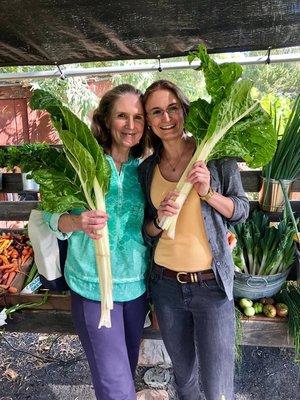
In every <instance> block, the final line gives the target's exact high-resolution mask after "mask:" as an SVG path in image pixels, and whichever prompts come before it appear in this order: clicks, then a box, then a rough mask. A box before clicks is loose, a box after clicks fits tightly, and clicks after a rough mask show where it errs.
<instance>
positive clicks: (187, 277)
mask: <svg viewBox="0 0 300 400" xmlns="http://www.w3.org/2000/svg"><path fill="white" fill-rule="evenodd" d="M155 268H156V269H157V271H159V272H160V273H161V274H162V276H166V277H168V278H173V279H176V280H177V281H178V282H179V283H198V282H202V281H210V280H212V279H215V274H214V273H213V271H212V270H211V269H206V270H204V271H197V272H183V271H180V272H177V271H172V270H171V269H168V268H165V267H161V266H160V265H156V264H155Z"/></svg>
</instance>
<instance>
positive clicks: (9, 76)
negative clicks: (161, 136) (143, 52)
mask: <svg viewBox="0 0 300 400" xmlns="http://www.w3.org/2000/svg"><path fill="white" fill-rule="evenodd" d="M232 61H234V62H237V63H239V64H241V65H258V64H274V63H282V62H284V63H286V62H297V61H300V53H297V54H280V55H266V56H263V57H262V56H257V57H239V58H236V57H233V58H231V59H226V60H224V59H222V60H220V59H216V62H217V63H222V62H232ZM133 63H134V62H133ZM197 67H199V63H198V64H197V63H194V62H193V63H192V64H189V63H188V62H185V61H180V62H165V63H162V62H161V61H159V63H158V62H157V60H155V61H154V62H153V64H138V65H134V64H133V65H123V66H111V67H100V68H76V69H70V68H66V69H63V68H61V66H59V68H57V69H54V70H45V71H33V72H19V73H3V74H0V82H11V81H13V82H16V81H22V80H25V79H30V80H33V79H47V78H48V79H51V78H52V79H53V78H62V79H65V78H67V77H76V76H107V75H113V74H125V73H134V72H154V71H162V70H163V71H168V70H177V69H181V70H182V69H195V68H197Z"/></svg>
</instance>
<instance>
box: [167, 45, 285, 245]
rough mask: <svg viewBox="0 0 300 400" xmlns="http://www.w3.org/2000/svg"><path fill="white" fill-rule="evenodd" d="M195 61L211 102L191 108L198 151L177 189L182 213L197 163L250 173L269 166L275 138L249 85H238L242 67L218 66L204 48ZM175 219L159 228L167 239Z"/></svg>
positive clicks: (241, 82)
mask: <svg viewBox="0 0 300 400" xmlns="http://www.w3.org/2000/svg"><path fill="white" fill-rule="evenodd" d="M195 58H199V59H200V61H201V66H200V69H201V70H202V71H203V73H204V77H205V82H206V90H207V92H208V94H209V95H210V96H211V101H210V102H208V101H206V100H204V99H201V98H200V99H198V100H196V101H194V102H192V103H191V106H190V111H189V114H188V116H187V119H186V129H187V130H188V131H189V132H191V133H192V134H193V136H194V138H195V140H196V142H197V149H196V151H195V154H194V156H193V158H192V159H191V161H190V163H189V165H188V166H187V168H186V170H185V171H184V173H183V175H182V177H181V178H180V181H179V182H178V184H177V186H176V191H178V192H179V196H178V197H177V199H176V203H177V204H179V206H180V207H182V205H183V203H184V201H185V199H186V197H187V196H188V194H189V192H190V190H191V189H192V185H191V184H190V183H189V182H186V176H187V174H188V172H189V171H190V169H191V167H192V165H193V164H194V163H195V162H196V161H197V160H203V161H206V162H207V161H209V160H211V159H219V158H222V157H241V158H243V159H244V161H245V162H246V163H247V164H248V165H249V166H250V167H252V168H257V167H260V166H262V165H264V164H266V163H268V162H269V161H270V159H271V158H272V156H273V154H274V151H275V148H276V139H277V138H276V133H275V131H274V128H273V125H272V121H271V118H270V116H269V114H268V113H266V112H265V111H264V110H263V109H262V107H261V106H260V105H259V102H258V101H254V100H252V98H251V94H250V92H251V88H252V83H251V82H250V81H248V80H245V79H240V78H241V75H242V67H241V66H240V65H239V64H237V63H224V64H220V65H218V64H217V63H216V62H215V61H213V60H212V59H211V58H210V57H209V55H208V54H207V51H206V48H205V47H204V46H203V45H200V46H199V49H198V51H197V52H193V53H192V54H190V56H189V61H190V62H191V61H193V60H194V59H195ZM177 218H178V214H177V215H176V216H172V217H165V218H163V220H162V223H161V227H162V228H163V229H165V230H166V231H167V233H168V235H169V236H170V237H171V238H174V236H175V226H176V221H177Z"/></svg>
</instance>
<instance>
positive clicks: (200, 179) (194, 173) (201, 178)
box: [187, 161, 210, 196]
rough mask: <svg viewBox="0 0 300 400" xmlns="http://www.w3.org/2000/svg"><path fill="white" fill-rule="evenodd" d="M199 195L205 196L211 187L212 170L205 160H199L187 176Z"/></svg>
mask: <svg viewBox="0 0 300 400" xmlns="http://www.w3.org/2000/svg"><path fill="white" fill-rule="evenodd" d="M187 180H188V181H189V182H190V183H191V184H192V185H194V188H195V190H196V191H197V193H198V194H199V196H205V195H206V194H207V193H208V191H209V188H210V172H209V170H208V168H207V166H206V164H205V162H204V161H197V162H196V163H195V164H194V165H193V168H192V170H191V171H190V173H189V174H188V176H187Z"/></svg>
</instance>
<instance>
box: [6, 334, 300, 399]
mask: <svg viewBox="0 0 300 400" xmlns="http://www.w3.org/2000/svg"><path fill="white" fill-rule="evenodd" d="M32 354H33V355H35V356H36V357H35V356H33V355H32ZM293 357H294V351H293V350H292V349H279V348H263V347H248V346H244V347H243V361H242V363H241V365H240V366H239V368H238V369H237V372H236V378H235V386H236V400H299V399H300V396H299V393H300V385H299V383H300V374H299V367H298V366H297V365H296V364H295V363H294V361H293ZM147 369H149V368H148V367H139V368H138V371H137V376H136V388H137V390H141V389H144V388H147V386H146V384H145V383H144V381H143V376H144V374H145V372H146V371H147ZM170 372H171V380H170V381H169V383H168V385H167V387H166V388H165V389H166V390H167V391H168V394H169V397H170V400H175V399H176V398H177V397H176V395H175V391H174V387H173V379H174V378H173V375H172V370H171V369H170ZM29 399H30V400H46V399H49V400H94V399H95V397H94V394H93V390H92V385H91V379H90V375H89V369H88V365H87V361H86V358H85V355H84V354H83V352H82V348H81V345H80V343H79V340H78V339H77V337H76V336H67V335H63V336H58V335H41V334H32V333H27V334H24V333H4V335H3V337H1V339H0V400H29Z"/></svg>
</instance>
